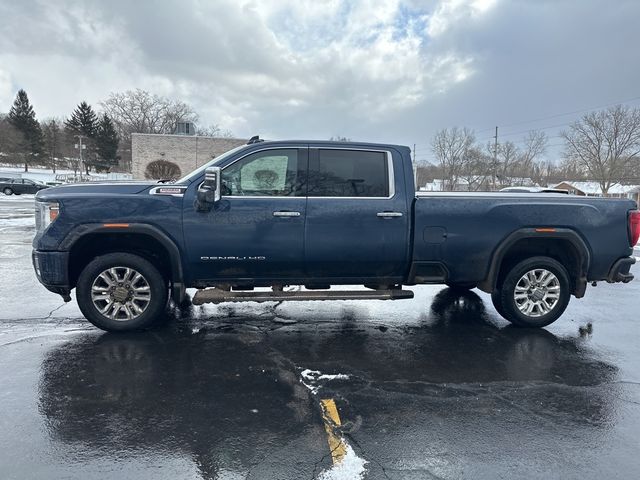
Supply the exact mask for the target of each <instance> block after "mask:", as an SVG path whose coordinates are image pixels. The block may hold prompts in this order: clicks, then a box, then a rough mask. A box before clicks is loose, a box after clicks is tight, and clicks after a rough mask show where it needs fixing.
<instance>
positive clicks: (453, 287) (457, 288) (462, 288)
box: [446, 282, 477, 292]
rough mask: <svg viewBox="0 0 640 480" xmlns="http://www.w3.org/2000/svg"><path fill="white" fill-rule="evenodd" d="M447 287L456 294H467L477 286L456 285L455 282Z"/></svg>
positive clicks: (469, 284)
mask: <svg viewBox="0 0 640 480" xmlns="http://www.w3.org/2000/svg"><path fill="white" fill-rule="evenodd" d="M446 285H447V287H449V288H450V289H451V290H454V291H456V292H466V291H468V290H473V289H474V288H476V286H477V285H476V284H475V283H454V282H452V283H447V284H446Z"/></svg>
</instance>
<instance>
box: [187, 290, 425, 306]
mask: <svg viewBox="0 0 640 480" xmlns="http://www.w3.org/2000/svg"><path fill="white" fill-rule="evenodd" d="M408 298H413V292H412V291H411V290H342V291H340V290H334V291H317V290H315V291H311V292H309V291H302V292H300V291H297V292H283V291H276V292H241V291H235V292H234V291H231V292H230V291H226V290H220V289H219V288H207V289H204V290H198V291H197V292H196V294H195V296H194V297H193V300H192V303H193V304H194V305H202V304H203V303H224V302H282V301H303V300H305V301H306V300H403V299H408Z"/></svg>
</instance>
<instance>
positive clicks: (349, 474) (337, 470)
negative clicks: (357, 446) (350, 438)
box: [318, 438, 367, 480]
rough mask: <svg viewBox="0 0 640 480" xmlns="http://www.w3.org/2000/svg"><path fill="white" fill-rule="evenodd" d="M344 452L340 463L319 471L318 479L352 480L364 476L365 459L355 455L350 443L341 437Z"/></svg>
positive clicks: (365, 470)
mask: <svg viewBox="0 0 640 480" xmlns="http://www.w3.org/2000/svg"><path fill="white" fill-rule="evenodd" d="M342 442H343V443H344V446H345V450H346V454H345V456H344V458H343V459H342V461H341V462H340V463H335V464H333V465H332V466H331V467H330V468H328V469H327V470H324V471H322V472H320V475H318V479H320V480H354V479H361V478H364V474H365V473H366V472H367V469H366V468H365V465H366V464H367V461H366V460H365V459H363V458H360V457H359V456H358V455H356V452H354V451H353V448H351V445H349V443H347V441H346V440H345V439H344V438H342Z"/></svg>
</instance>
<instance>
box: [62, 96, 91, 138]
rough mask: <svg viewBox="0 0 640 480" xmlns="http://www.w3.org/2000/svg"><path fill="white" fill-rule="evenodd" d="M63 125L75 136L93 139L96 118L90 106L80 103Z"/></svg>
mask: <svg viewBox="0 0 640 480" xmlns="http://www.w3.org/2000/svg"><path fill="white" fill-rule="evenodd" d="M64 125H65V127H67V128H68V129H69V130H71V131H72V132H73V133H75V134H76V135H84V136H85V137H88V138H93V137H94V136H95V134H96V129H97V127H98V118H97V117H96V114H95V112H94V111H93V108H91V105H89V104H88V103H87V102H81V103H80V104H79V105H78V106H77V107H76V109H75V110H74V111H73V113H72V114H71V118H69V119H68V120H67V121H65V122H64Z"/></svg>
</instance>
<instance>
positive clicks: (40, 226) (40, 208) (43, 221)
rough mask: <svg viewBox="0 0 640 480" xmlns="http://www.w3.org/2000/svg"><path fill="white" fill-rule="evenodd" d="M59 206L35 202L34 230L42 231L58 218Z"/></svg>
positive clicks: (56, 203)
mask: <svg viewBox="0 0 640 480" xmlns="http://www.w3.org/2000/svg"><path fill="white" fill-rule="evenodd" d="M59 213H60V205H59V204H58V202H37V201H36V229H37V230H38V231H42V230H44V229H45V228H47V227H48V226H49V225H50V224H51V222H53V221H54V220H55V219H56V218H58V214H59Z"/></svg>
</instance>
